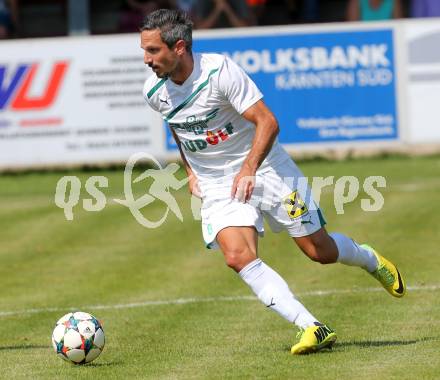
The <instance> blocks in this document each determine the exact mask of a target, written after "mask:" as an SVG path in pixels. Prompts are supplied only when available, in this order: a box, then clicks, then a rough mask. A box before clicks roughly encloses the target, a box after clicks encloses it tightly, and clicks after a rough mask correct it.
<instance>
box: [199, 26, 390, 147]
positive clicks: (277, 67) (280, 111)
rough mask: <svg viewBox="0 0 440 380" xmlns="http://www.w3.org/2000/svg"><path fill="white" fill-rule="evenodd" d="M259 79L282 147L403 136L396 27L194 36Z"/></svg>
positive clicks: (201, 48) (203, 49)
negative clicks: (400, 133) (397, 91)
mask: <svg viewBox="0 0 440 380" xmlns="http://www.w3.org/2000/svg"><path fill="white" fill-rule="evenodd" d="M194 50H195V51H200V52H219V53H225V54H228V55H229V56H230V57H231V58H232V59H233V60H234V61H235V62H237V63H238V64H239V65H240V66H241V67H242V68H243V69H244V70H245V71H246V72H247V73H248V74H249V75H250V76H251V78H252V79H253V80H254V81H255V82H256V83H257V85H258V87H259V88H260V90H261V91H262V92H263V94H264V100H265V102H266V103H267V104H268V106H269V107H270V108H271V109H272V111H273V112H274V113H275V115H276V117H277V119H278V121H279V123H280V127H281V132H280V142H281V143H284V144H298V143H321V142H335V141H337V142H343V141H365V140H393V139H396V138H397V137H398V123H397V120H396V94H395V80H396V79H395V68H394V46H393V31H392V29H384V30H368V29H366V30H362V31H356V30H351V31H346V32H325V33H322V32H321V33H286V34H277V35H258V36H252V35H249V36H241V37H236V36H235V37H234V36H232V37H231V36H228V38H215V39H214V38H197V39H196V40H195V42H194Z"/></svg>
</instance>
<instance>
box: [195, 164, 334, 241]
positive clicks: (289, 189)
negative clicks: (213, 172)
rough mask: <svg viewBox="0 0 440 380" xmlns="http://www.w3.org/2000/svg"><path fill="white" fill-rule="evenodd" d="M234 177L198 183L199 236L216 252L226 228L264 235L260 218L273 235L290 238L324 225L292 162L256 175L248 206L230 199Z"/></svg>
mask: <svg viewBox="0 0 440 380" xmlns="http://www.w3.org/2000/svg"><path fill="white" fill-rule="evenodd" d="M232 181H233V177H230V178H228V179H223V180H222V182H217V183H200V188H201V192H202V201H203V202H202V209H201V216H202V232H203V239H204V240H205V243H206V246H207V247H208V248H218V244H217V241H216V237H217V234H218V233H219V232H220V231H221V230H222V229H223V228H226V227H232V226H254V227H255V229H256V230H257V232H258V234H259V235H260V236H263V235H264V223H263V217H264V219H265V220H266V221H267V223H268V224H269V226H270V227H271V230H272V231H273V232H280V231H283V230H286V231H287V232H288V233H289V235H290V236H292V237H300V236H307V235H310V234H312V233H314V232H316V231H318V230H319V229H320V228H321V227H323V226H324V225H325V219H324V217H323V215H322V213H321V211H320V209H319V207H318V206H317V205H316V203H315V202H314V201H313V199H312V196H311V190H310V188H309V186H308V183H307V178H305V177H304V175H303V174H302V172H301V171H300V170H299V168H298V167H297V166H296V165H295V163H294V162H293V161H292V160H290V159H289V160H287V161H285V162H284V163H283V164H281V165H279V166H277V167H268V168H265V169H264V170H263V171H257V175H256V182H255V189H254V191H253V193H252V197H251V199H250V200H249V201H248V202H247V203H243V202H240V201H238V200H237V199H231V195H230V194H231V186H232Z"/></svg>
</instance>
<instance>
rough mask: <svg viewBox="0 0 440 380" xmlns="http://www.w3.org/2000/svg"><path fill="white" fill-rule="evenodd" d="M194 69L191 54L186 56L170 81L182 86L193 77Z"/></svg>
mask: <svg viewBox="0 0 440 380" xmlns="http://www.w3.org/2000/svg"><path fill="white" fill-rule="evenodd" d="M193 68H194V59H193V56H192V54H191V53H188V54H185V55H184V56H183V57H182V60H181V61H180V64H179V66H178V67H177V68H176V70H175V71H174V72H173V73H172V74H171V75H170V79H171V80H172V81H173V82H174V83H175V84H178V85H182V84H183V83H184V82H185V81H186V80H187V79H188V77H189V76H190V75H191V73H192V71H193Z"/></svg>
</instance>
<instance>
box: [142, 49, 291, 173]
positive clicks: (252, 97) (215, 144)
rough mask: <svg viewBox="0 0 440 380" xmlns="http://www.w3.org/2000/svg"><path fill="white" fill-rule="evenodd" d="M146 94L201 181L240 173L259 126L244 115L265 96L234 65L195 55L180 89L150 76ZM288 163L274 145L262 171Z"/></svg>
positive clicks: (218, 57)
mask: <svg viewBox="0 0 440 380" xmlns="http://www.w3.org/2000/svg"><path fill="white" fill-rule="evenodd" d="M143 93H144V97H145V100H146V101H147V102H148V104H149V105H150V106H151V107H152V108H153V109H154V110H156V111H158V112H160V113H161V115H162V117H163V119H164V120H165V121H167V122H168V124H169V126H170V127H171V128H172V129H173V130H174V131H175V133H176V134H177V136H178V138H179V140H180V142H181V144H182V150H183V153H184V155H185V158H186V159H187V161H188V163H189V165H190V166H191V169H192V170H193V172H194V174H195V175H196V176H197V178H198V179H199V180H201V181H210V180H216V179H219V178H223V177H224V176H232V175H235V174H237V173H238V171H239V170H240V168H241V165H242V164H243V162H244V160H245V158H246V156H247V155H248V153H249V151H250V149H251V146H252V141H253V138H254V135H255V125H254V124H253V123H251V122H249V121H248V120H246V119H245V118H244V117H243V116H241V115H242V113H243V112H245V111H246V110H247V109H248V108H249V107H250V106H252V105H253V104H255V103H256V102H257V101H258V100H260V99H261V98H262V97H263V95H262V94H261V92H260V91H259V90H258V88H257V86H256V85H255V83H254V82H253V81H252V80H251V79H250V78H249V77H248V76H247V74H246V73H245V72H244V71H243V70H242V69H241V68H240V67H239V66H238V65H237V64H236V63H234V62H233V61H232V60H231V59H230V58H228V57H226V56H224V55H220V54H194V68H193V71H192V73H191V75H190V76H189V77H188V78H187V79H186V81H185V82H184V83H183V84H182V85H178V84H176V83H174V82H173V81H172V80H170V79H160V78H157V77H156V75H152V76H151V77H149V78H148V79H147V80H146V82H145V86H144V92H143ZM288 158H289V156H288V155H287V153H286V152H285V151H284V149H283V148H282V147H281V146H280V145H279V143H278V141H275V142H274V144H273V146H272V149H271V151H270V152H269V154H268V155H267V157H266V159H265V160H264V162H263V163H262V165H261V166H260V168H259V171H262V170H264V169H265V168H268V167H270V166H276V165H278V164H280V163H282V162H283V161H285V160H286V159H288Z"/></svg>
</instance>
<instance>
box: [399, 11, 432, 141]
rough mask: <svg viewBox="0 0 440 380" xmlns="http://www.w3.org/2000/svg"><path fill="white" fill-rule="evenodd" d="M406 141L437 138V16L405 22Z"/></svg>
mask: <svg viewBox="0 0 440 380" xmlns="http://www.w3.org/2000/svg"><path fill="white" fill-rule="evenodd" d="M405 35H406V42H407V54H408V62H407V70H408V82H407V83H408V87H407V88H408V90H407V91H408V118H409V126H410V128H409V136H408V142H409V143H439V142H440V19H431V20H418V21H417V22H414V21H413V22H408V23H407V24H406V25H405Z"/></svg>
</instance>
